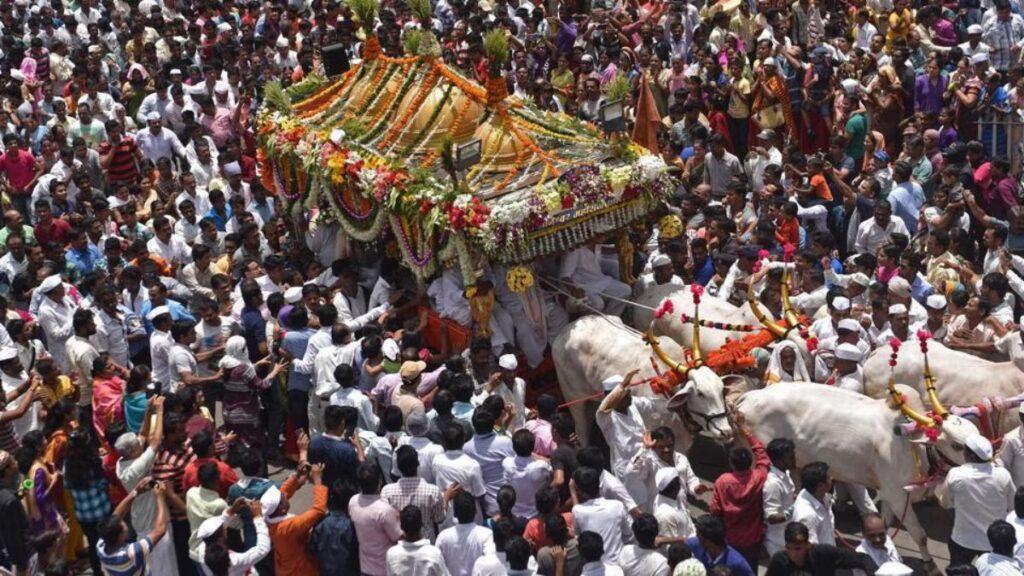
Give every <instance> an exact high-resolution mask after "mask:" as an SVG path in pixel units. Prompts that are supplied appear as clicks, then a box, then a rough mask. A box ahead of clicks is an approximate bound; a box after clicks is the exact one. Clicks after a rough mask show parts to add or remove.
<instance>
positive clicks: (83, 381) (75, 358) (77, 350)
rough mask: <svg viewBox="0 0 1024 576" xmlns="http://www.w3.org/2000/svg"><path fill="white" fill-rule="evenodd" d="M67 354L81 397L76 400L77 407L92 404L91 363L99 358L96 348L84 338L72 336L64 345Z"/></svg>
mask: <svg viewBox="0 0 1024 576" xmlns="http://www.w3.org/2000/svg"><path fill="white" fill-rule="evenodd" d="M64 346H65V349H66V350H67V353H68V361H69V362H71V366H72V368H73V369H74V371H75V375H76V376H78V388H79V390H80V391H81V397H80V398H79V399H78V404H79V406H87V405H91V404H92V363H93V361H94V360H96V359H97V358H99V357H100V353H99V351H98V350H96V347H95V346H93V345H92V342H90V341H89V340H88V339H86V338H82V337H81V336H72V337H71V338H68V340H67V342H65V343H64ZM50 349H51V350H52V349H53V347H52V346H51V347H50Z"/></svg>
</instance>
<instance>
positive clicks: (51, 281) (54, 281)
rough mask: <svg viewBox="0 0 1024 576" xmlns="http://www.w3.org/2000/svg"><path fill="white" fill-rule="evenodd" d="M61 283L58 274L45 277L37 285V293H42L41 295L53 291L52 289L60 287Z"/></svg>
mask: <svg viewBox="0 0 1024 576" xmlns="http://www.w3.org/2000/svg"><path fill="white" fill-rule="evenodd" d="M62 282H63V281H62V280H61V279H60V274H54V275H52V276H47V277H46V278H45V279H44V280H43V281H42V282H41V283H40V284H39V291H40V292H42V293H43V294H46V293H47V292H49V291H50V290H53V289H54V288H56V287H58V286H60V285H61V283H62Z"/></svg>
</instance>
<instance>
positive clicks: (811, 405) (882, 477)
mask: <svg viewBox="0 0 1024 576" xmlns="http://www.w3.org/2000/svg"><path fill="white" fill-rule="evenodd" d="M894 389H895V390H896V391H897V394H902V395H903V396H905V397H907V398H908V399H913V398H914V396H916V394H915V392H914V390H913V389H912V388H909V387H904V386H898V387H894ZM914 400H917V401H919V399H914ZM914 400H910V405H906V404H904V405H901V406H900V407H899V409H897V408H893V407H891V406H892V405H891V404H890V400H884V399H874V398H868V397H866V396H863V395H861V394H857V393H855V392H850V391H847V390H842V389H839V388H836V387H833V386H823V385H820V384H811V383H803V382H788V383H780V384H776V385H774V386H771V387H768V388H765V389H763V390H754V391H750V392H747V393H745V394H743V396H742V397H741V398H740V401H739V403H738V405H737V409H738V410H739V412H740V413H742V414H743V416H744V418H745V420H746V421H747V424H748V425H749V427H750V429H751V430H752V431H753V433H754V435H755V436H756V437H757V438H758V439H759V440H760V441H761V442H762V443H764V444H767V443H768V442H770V441H771V440H773V439H775V438H789V439H791V440H792V441H793V442H794V444H796V457H797V465H798V466H803V465H805V464H807V463H809V462H814V461H822V462H826V463H828V465H829V470H830V472H831V475H832V477H833V478H834V479H835V480H838V481H843V482H849V483H853V484H860V485H862V486H865V487H868V488H874V489H877V490H878V493H879V496H880V497H881V499H882V500H883V502H884V503H885V504H886V505H887V506H888V511H889V512H890V513H891V514H895V515H896V516H897V517H902V520H903V523H904V525H905V526H906V529H907V532H908V533H910V535H911V536H912V537H913V538H914V541H915V542H916V543H917V545H918V548H919V549H920V552H921V558H922V559H923V560H924V561H925V562H928V563H931V562H932V557H931V554H930V553H929V552H928V547H927V536H926V535H925V532H924V529H923V528H922V527H921V523H920V522H919V521H918V519H917V516H916V515H915V514H914V509H913V507H912V506H910V504H909V502H908V498H910V501H913V500H917V499H920V498H921V497H922V496H923V494H924V492H925V491H924V490H923V489H920V490H915V491H914V492H912V493H911V492H907V491H906V490H905V489H904V487H905V486H906V485H908V484H910V483H912V482H914V481H915V480H917V479H918V478H919V476H920V474H921V473H922V471H921V470H920V469H919V467H918V462H922V463H924V462H927V459H926V458H925V455H924V450H923V449H921V448H920V447H919V445H918V444H919V443H921V442H924V441H925V440H924V439H923V438H913V439H912V438H910V437H907V435H906V434H916V435H917V436H920V433H912V432H904V433H903V434H901V435H897V434H896V433H894V428H900V429H901V430H906V429H908V428H909V426H906V425H903V426H899V424H901V423H902V422H903V418H902V415H901V414H900V412H901V411H902V412H903V415H906V416H907V417H908V418H911V419H912V420H914V421H917V422H920V423H921V424H923V425H924V426H935V425H936V424H935V421H934V420H931V419H929V418H928V417H926V416H924V415H922V414H920V413H919V412H918V411H916V410H914V409H913V408H912V407H911V406H912V405H913V404H915V402H914ZM975 434H978V429H977V428H976V427H975V426H974V424H972V423H971V422H970V421H968V420H965V419H963V418H959V417H957V416H953V415H948V416H946V417H945V418H944V419H943V421H942V424H941V428H940V433H939V435H938V438H937V440H936V442H935V448H936V449H937V450H938V451H939V453H940V454H941V455H942V456H943V457H945V458H947V459H949V460H950V461H952V462H956V463H960V462H962V461H963V452H962V450H963V445H964V442H965V440H966V439H967V438H968V437H970V436H972V435H975ZM915 453H916V454H917V460H915ZM924 466H927V464H924ZM924 472H925V473H926V472H927V471H924ZM931 571H932V572H935V570H934V564H931Z"/></svg>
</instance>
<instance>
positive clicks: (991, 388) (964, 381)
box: [864, 333, 1024, 437]
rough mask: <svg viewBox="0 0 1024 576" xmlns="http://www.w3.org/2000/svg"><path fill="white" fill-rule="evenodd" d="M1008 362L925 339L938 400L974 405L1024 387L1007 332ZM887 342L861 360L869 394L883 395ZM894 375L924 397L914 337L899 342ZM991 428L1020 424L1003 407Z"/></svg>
mask: <svg viewBox="0 0 1024 576" xmlns="http://www.w3.org/2000/svg"><path fill="white" fill-rule="evenodd" d="M1004 342H1005V343H1006V344H1007V347H1008V348H1009V352H1010V356H1011V358H1013V359H1014V360H1013V361H1010V362H990V361H988V360H985V359H983V358H979V357H977V356H972V355H970V354H966V353H964V352H960V351H957V350H952V349H950V348H947V347H945V346H943V345H942V344H941V343H939V342H935V341H931V340H930V341H929V342H928V364H929V367H930V371H931V375H932V377H933V378H934V381H935V389H936V393H937V394H938V399H939V401H940V402H942V403H943V404H945V405H947V406H961V407H968V406H974V405H975V404H978V403H980V402H982V401H983V400H985V399H986V398H1013V397H1015V396H1018V395H1020V394H1021V393H1024V372H1022V371H1021V368H1020V367H1019V366H1022V365H1024V362H1022V359H1024V354H1022V353H1021V352H1022V346H1021V341H1020V337H1019V335H1018V334H1016V333H1013V334H1010V335H1008V336H1006V337H1005V339H1004ZM889 354H890V350H889V348H888V347H887V346H886V347H882V348H878V349H877V350H875V351H874V352H872V353H871V355H870V356H869V357H868V359H867V361H866V362H865V363H864V393H865V394H867V395H868V396H871V397H872V398H883V397H885V396H886V395H887V389H886V386H887V384H886V383H887V382H888V379H889ZM899 354H900V361H899V363H898V365H897V366H896V381H897V382H906V383H908V384H909V385H911V386H913V387H914V388H915V389H916V390H917V391H918V393H919V394H921V395H922V396H923V397H927V395H928V390H927V389H926V384H925V378H924V355H923V354H922V353H921V348H920V345H919V343H918V342H917V341H908V342H905V343H904V344H903V346H902V347H901V348H900V353H899ZM995 422H996V430H993V433H994V434H995V435H997V436H1000V437H1001V436H1003V435H1005V434H1006V433H1007V432H1009V431H1011V430H1013V429H1014V428H1016V427H1017V426H1019V425H1020V420H1019V419H1018V416H1017V411H1016V410H1006V411H1003V412H1002V413H1001V414H999V416H998V418H996V419H995Z"/></svg>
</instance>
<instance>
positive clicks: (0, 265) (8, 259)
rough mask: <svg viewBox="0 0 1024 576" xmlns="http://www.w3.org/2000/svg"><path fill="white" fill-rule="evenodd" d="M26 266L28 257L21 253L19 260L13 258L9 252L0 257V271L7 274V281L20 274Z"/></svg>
mask: <svg viewBox="0 0 1024 576" xmlns="http://www.w3.org/2000/svg"><path fill="white" fill-rule="evenodd" d="M26 268H28V257H27V256H25V255H24V254H22V257H21V260H15V258H14V255H13V254H11V253H10V252H8V253H6V254H4V255H3V256H2V257H0V272H3V273H4V274H6V275H7V281H8V282H10V281H12V280H14V277H15V276H17V275H18V274H21V273H22V272H24V271H25V269H26Z"/></svg>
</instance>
